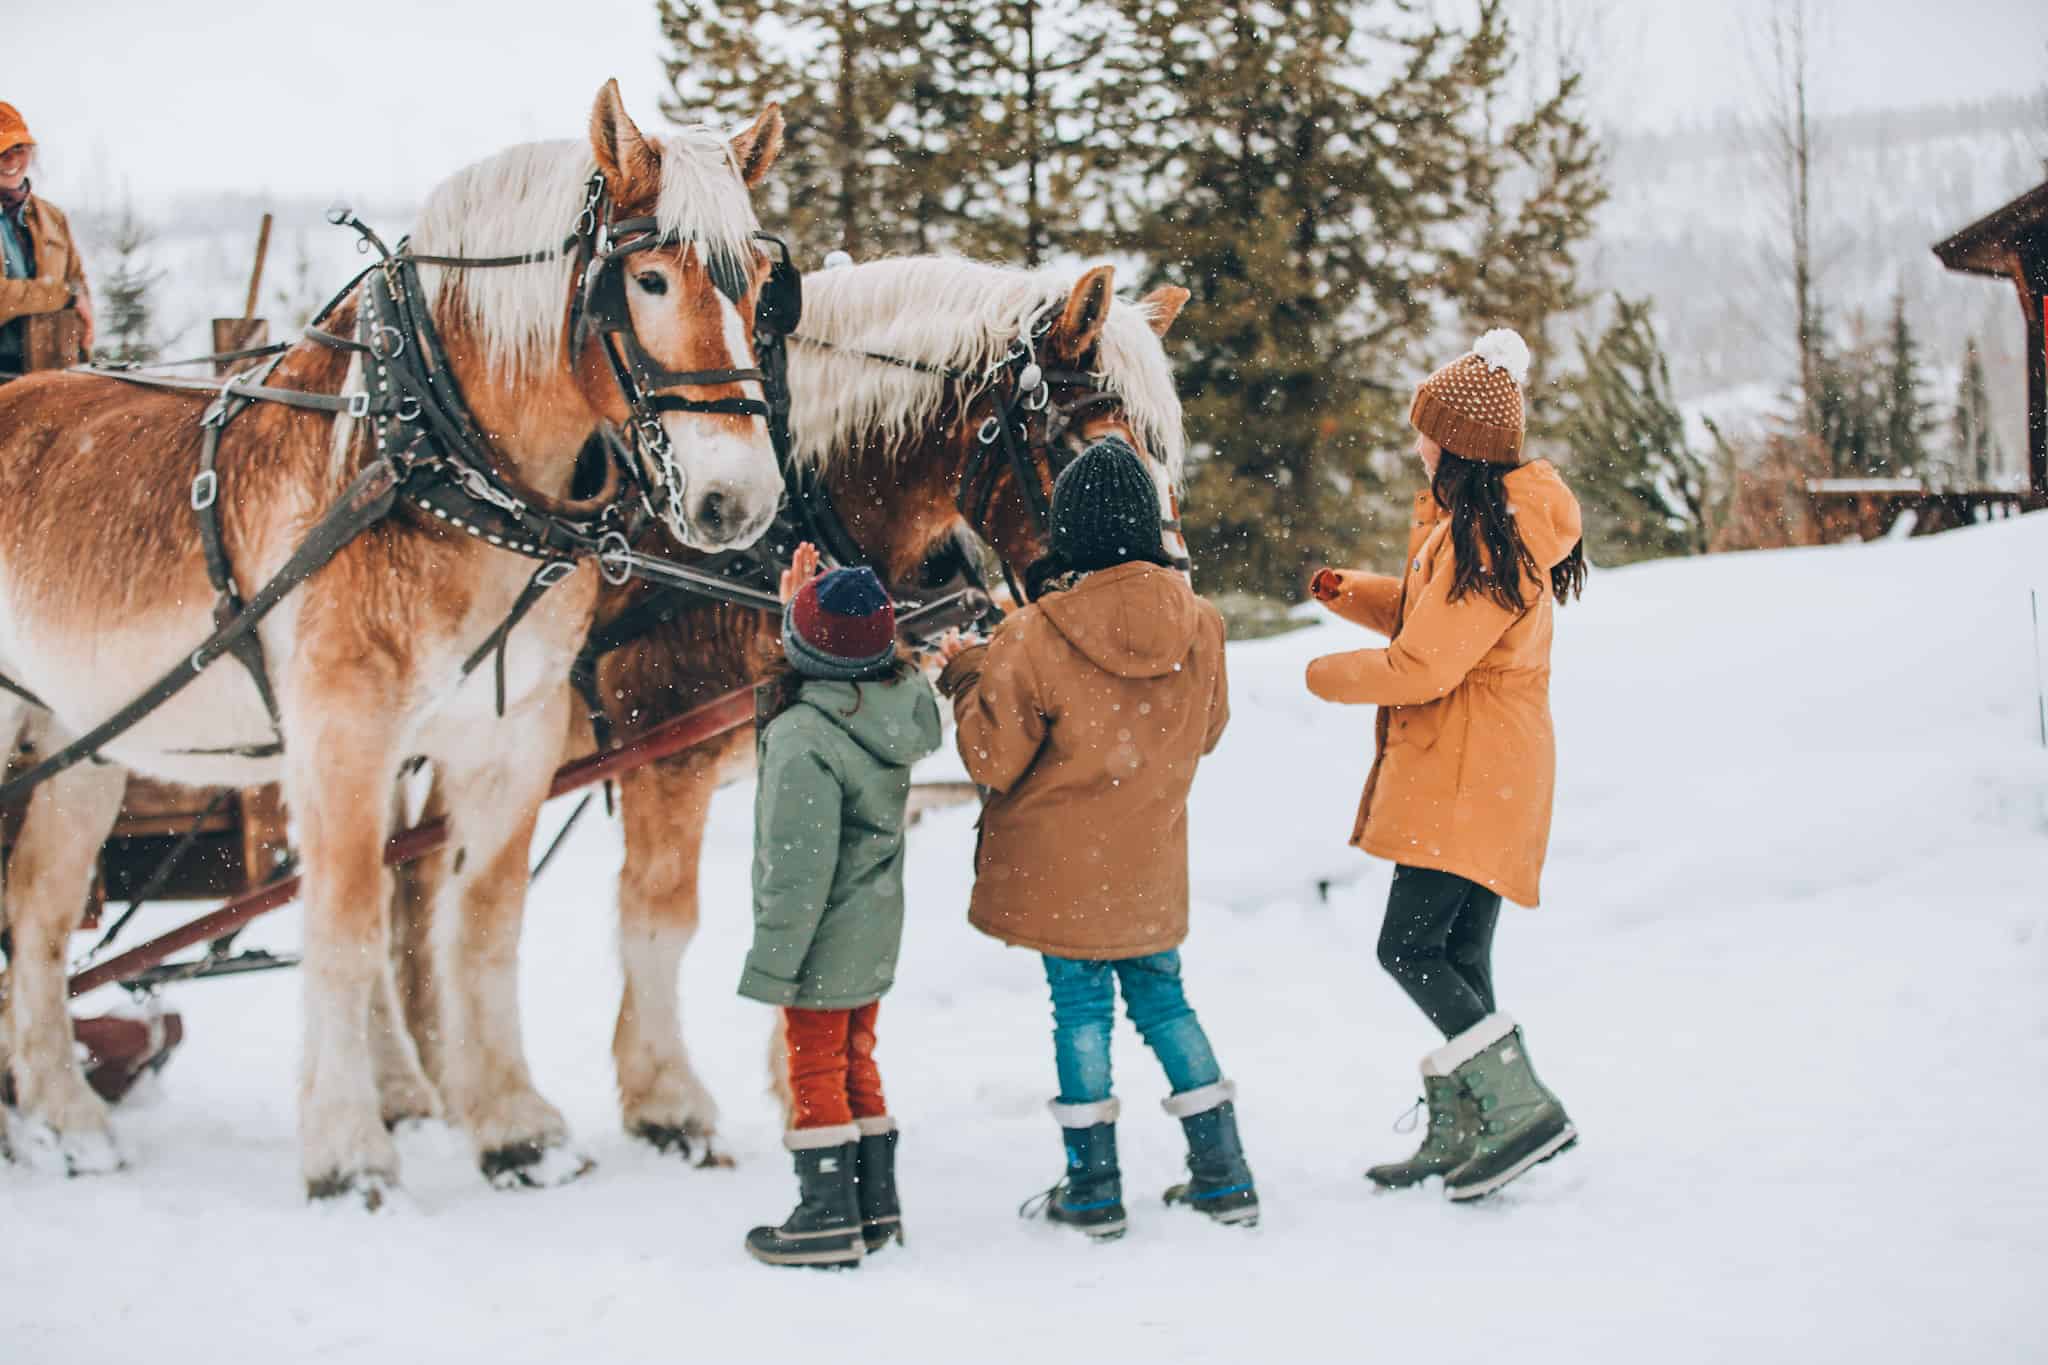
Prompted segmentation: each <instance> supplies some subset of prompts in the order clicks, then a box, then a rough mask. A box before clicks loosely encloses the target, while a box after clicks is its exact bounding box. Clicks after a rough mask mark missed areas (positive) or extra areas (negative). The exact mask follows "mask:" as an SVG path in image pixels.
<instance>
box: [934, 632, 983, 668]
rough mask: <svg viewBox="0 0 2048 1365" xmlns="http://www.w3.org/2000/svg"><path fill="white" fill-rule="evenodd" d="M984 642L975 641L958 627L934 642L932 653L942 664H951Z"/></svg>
mask: <svg viewBox="0 0 2048 1365" xmlns="http://www.w3.org/2000/svg"><path fill="white" fill-rule="evenodd" d="M981 643H982V641H980V640H976V639H973V638H971V637H969V636H968V635H966V634H965V633H964V632H962V631H961V630H960V629H959V628H958V627H957V626H956V627H955V628H953V629H952V630H949V631H947V632H946V633H945V634H944V635H941V636H940V637H939V638H938V639H936V640H934V641H933V642H932V647H931V652H932V654H933V655H934V656H935V657H937V659H938V661H939V663H940V664H942V665H944V664H949V663H952V662H953V660H955V659H957V658H959V657H960V656H961V655H962V654H964V653H966V652H967V650H969V649H971V648H972V647H973V646H975V645H978V644H981Z"/></svg>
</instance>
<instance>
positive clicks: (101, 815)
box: [0, 706, 128, 1175]
mask: <svg viewBox="0 0 2048 1365" xmlns="http://www.w3.org/2000/svg"><path fill="white" fill-rule="evenodd" d="M20 722H21V708H19V707H18V706H17V707H15V708H13V714H12V717H11V720H9V721H0V730H4V731H5V733H6V736H7V740H8V743H7V745H6V747H7V748H9V749H11V748H12V747H13V745H12V741H13V737H14V734H15V732H16V730H17V729H18V728H19V725H20ZM127 785H128V775H127V773H126V771H125V770H123V769H121V768H118V767H115V766H113V765H111V764H99V763H81V764H79V765H77V766H76V767H74V768H71V769H68V770H67V771H65V772H63V773H60V774H58V775H57V776H56V777H53V778H51V779H50V780H49V781H47V782H45V783H43V784H42V785H41V786H39V787H37V788H36V789H35V792H34V794H33V795H31V796H30V798H29V803H28V811H27V813H26V815H25V816H24V817H23V820H22V826H21V834H20V836H19V837H18V838H17V839H16V841H15V846H14V855H13V859H12V862H11V863H10V865H9V867H8V881H9V883H10V884H9V886H8V888H7V901H8V907H7V908H8V927H9V931H10V934H11V949H10V953H9V958H8V962H9V978H10V979H9V981H8V990H7V1012H8V1016H9V1029H8V1034H9V1039H10V1056H9V1058H8V1070H9V1073H10V1074H11V1076H12V1078H13V1082H14V1103H15V1106H16V1109H17V1110H18V1112H19V1114H20V1117H21V1123H20V1127H19V1129H18V1130H17V1132H16V1134H15V1137H16V1142H15V1144H14V1146H15V1151H16V1153H17V1155H19V1156H21V1157H23V1158H25V1159H26V1160H27V1161H28V1162H29V1163H30V1164H31V1165H34V1166H39V1167H42V1168H45V1169H48V1170H53V1171H62V1172H64V1173H65V1174H66V1175H91V1174H98V1173H100V1172H105V1171H113V1170H118V1169H120V1166H121V1157H120V1153H119V1151H118V1150H117V1149H116V1147H115V1146H114V1134H113V1129H112V1125H111V1124H110V1123H109V1122H108V1119H107V1107H106V1105H105V1104H103V1103H101V1101H100V1097H99V1096H98V1095H95V1094H94V1093H93V1091H92V1087H91V1086H89V1085H87V1084H86V1080H85V1072H84V1070H83V1068H81V1067H80V1066H79V1063H78V1052H77V1049H76V1048H75V1047H74V1046H73V1044H72V1034H71V1012H70V1009H69V1006H68V999H69V994H68V991H67V989H66V987H67V981H66V962H67V959H68V957H69V952H68V951H67V950H68V949H69V947H70V943H71V935H72V934H73V932H75V931H76V930H77V928H78V923H79V921H80V920H81V919H82V918H84V915H85V900H86V896H87V894H88V893H89V892H90V891H91V889H92V878H93V872H94V869H95V865H96V863H97V861H98V858H99V852H100V848H101V846H102V845H103V844H105V843H106V840H107V835H108V833H109V832H110V831H112V829H113V827H114V817H115V816H116V815H118V814H119V813H120V810H121V796H122V793H123V792H124V791H126V789H127Z"/></svg>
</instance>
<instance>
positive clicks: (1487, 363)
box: [1408, 327, 1529, 465]
mask: <svg viewBox="0 0 2048 1365" xmlns="http://www.w3.org/2000/svg"><path fill="white" fill-rule="evenodd" d="M1528 378H1529V345H1528V343H1527V342H1525V341H1523V340H1522V338H1521V337H1520V336H1518V335H1517V334H1516V333H1514V332H1512V331H1510V330H1509V329H1508V328H1506V327H1496V328H1494V329H1493V330H1492V331H1490V332H1488V333H1486V334H1485V335H1484V336H1482V337H1480V338H1479V340H1477V341H1475V342H1473V343H1472V349H1471V350H1469V351H1467V352H1466V353H1465V354H1463V355H1461V356H1459V357H1458V358H1457V359H1456V360H1453V361H1452V362H1451V363H1450V364H1448V365H1446V366H1444V367H1443V368H1442V369H1441V370H1438V371H1437V372H1436V373H1435V374H1433V375H1431V376H1430V377H1429V378H1427V379H1425V380H1423V381H1422V384H1421V386H1420V387H1419V388H1417V389H1416V390H1415V401H1414V403H1413V404H1411V405H1410V406H1409V408H1408V424H1409V425H1410V426H1412V427H1414V428H1415V429H1416V430H1417V431H1419V432H1421V433H1422V434H1423V435H1424V436H1427V437H1429V439H1430V440H1432V441H1435V442H1436V443H1437V444H1438V445H1440V446H1442V447H1443V448H1444V449H1445V450H1447V451H1449V452H1450V453H1451V454H1453V455H1459V456H1463V457H1464V458H1465V459H1468V460H1484V461H1485V462H1487V463H1488V464H1510V465H1512V464H1520V463H1521V462H1522V385H1523V383H1524V382H1526V381H1527V380H1528Z"/></svg>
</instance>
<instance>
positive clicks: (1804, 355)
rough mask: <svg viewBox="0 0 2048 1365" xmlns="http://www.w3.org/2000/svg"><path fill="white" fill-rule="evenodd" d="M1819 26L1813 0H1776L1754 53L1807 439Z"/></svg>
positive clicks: (1814, 291)
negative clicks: (1816, 33)
mask: <svg viewBox="0 0 2048 1365" xmlns="http://www.w3.org/2000/svg"><path fill="white" fill-rule="evenodd" d="M1814 28H1815V8H1814V5H1813V3H1812V0H1773V4H1772V6H1771V9H1770V13H1769V15H1768V17H1767V18H1766V19H1765V21H1764V24H1763V28H1762V31H1761V32H1760V33H1759V34H1758V47H1757V49H1756V51H1755V52H1754V54H1753V58H1754V62H1755V65H1756V68H1757V77H1758V85H1759V88H1760V100H1759V103H1760V104H1761V106H1762V113H1763V118H1762V124H1761V128H1762V131H1761V134H1760V143H1761V145H1760V147H1759V151H1760V152H1761V155H1762V160H1763V164H1764V166H1765V169H1766V172H1767V174H1768V175H1769V176H1770V179H1771V182H1772V184H1773V187H1774V189H1775V192H1776V193H1777V195H1778V196H1779V200H1778V203H1779V220H1780V221H1779V228H1780V230H1781V231H1782V232H1783V234H1784V236H1783V239H1782V242H1781V245H1780V247H1779V251H1780V253H1781V254H1780V256H1779V259H1778V262H1777V265H1778V268H1779V270H1780V271H1781V272H1782V274H1783V275H1784V277H1785V278H1786V279H1787V281H1788V283H1789V284H1790V286H1791V292H1792V315H1793V341H1794V345H1795V351H1796V354H1797V356H1798V361H1799V399H1800V402H1799V408H1800V425H1801V427H1802V429H1803V430H1804V431H1805V432H1806V434H1807V435H1809V436H1812V435H1815V434H1816V433H1817V432H1818V431H1819V427H1820V422H1819V409H1820V368H1821V347H1822V343H1823V340H1824V338H1823V336H1822V333H1821V329H1822V314H1821V303H1820V297H1819V288H1818V281H1817V278H1816V275H1815V269H1814V243H1813V185H1814V170H1815V166H1816V158H1817V148H1816V146H1815V142H1814V126H1813V118H1812V114H1811V112H1810V107H1809V101H1810V95H1811V92H1812V85H1813V58H1812V40H1813V34H1814Z"/></svg>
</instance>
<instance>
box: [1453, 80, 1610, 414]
mask: <svg viewBox="0 0 2048 1365" xmlns="http://www.w3.org/2000/svg"><path fill="white" fill-rule="evenodd" d="M1581 79H1582V77H1581V76H1580V75H1579V74H1578V73H1577V72H1574V71H1570V70H1567V71H1566V72H1565V74H1564V76H1563V78H1562V79H1561V80H1560V81H1559V82H1558V85H1557V88H1556V90H1555V91H1553V92H1552V93H1551V95H1550V96H1549V98H1548V99H1546V100H1544V101H1543V102H1542V103H1541V104H1539V105H1538V106H1537V107H1536V108H1534V109H1532V110H1530V111H1529V112H1528V113H1526V114H1524V115H1522V116H1520V117H1518V118H1512V119H1506V120H1503V121H1501V122H1500V126H1499V127H1498V130H1497V131H1495V122H1496V120H1495V118H1494V115H1493V111H1492V109H1491V107H1489V108H1488V110H1487V118H1486V125H1487V130H1488V135H1487V137H1486V141H1485V143H1484V144H1482V145H1483V146H1484V147H1485V148H1486V149H1487V150H1488V151H1489V152H1490V154H1489V155H1484V156H1481V157H1478V158H1477V159H1475V161H1474V164H1473V167H1472V172H1471V175H1470V186H1469V188H1468V190H1467V202H1468V203H1469V204H1472V205H1473V206H1475V208H1476V210H1477V218H1478V227H1479V232H1478V237H1477V240H1476V242H1475V243H1474V245H1473V246H1472V247H1471V248H1470V249H1469V250H1467V251H1465V252H1464V253H1462V254H1461V255H1460V257H1459V258H1458V266H1459V276H1458V278H1457V279H1455V280H1454V282H1453V284H1452V290H1453V292H1454V293H1455V295H1456V296H1457V298H1458V301H1459V304H1460V307H1461V308H1462V310H1463V313H1464V316H1465V318H1466V319H1467V323H1468V327H1469V329H1470V330H1471V331H1472V332H1473V334H1474V335H1477V334H1478V333H1479V332H1480V331H1481V330H1483V329H1484V328H1486V327H1492V326H1501V325H1506V326H1510V327H1513V328H1514V329H1515V330H1516V331H1518V332H1520V333H1521V334H1522V336H1523V338H1524V339H1525V340H1527V341H1528V342H1529V343H1530V351H1531V363H1530V368H1529V382H1528V384H1527V385H1526V389H1527V397H1528V399H1529V409H1530V410H1529V420H1530V423H1531V425H1532V427H1533V428H1535V429H1537V430H1539V431H1540V430H1541V429H1542V428H1543V426H1544V422H1543V416H1544V406H1545V404H1544V399H1545V385H1544V376H1545V373H1546V369H1547V366H1546V365H1545V360H1546V358H1547V356H1548V354H1549V348H1548V347H1547V346H1545V345H1544V337H1545V333H1546V332H1547V331H1548V330H1549V325H1550V322H1551V320H1552V319H1553V318H1557V317H1561V316H1563V315H1564V314H1566V313H1569V312H1571V311H1572V310H1574V309H1576V308H1577V307H1579V306H1580V305H1581V304H1582V303H1584V302H1585V297H1584V295H1583V294H1581V293H1580V291H1579V282H1578V265H1577V261H1576V260H1575V259H1574V257H1573V254H1572V251H1571V247H1572V245H1573V244H1574V243H1576V242H1579V241H1582V240H1584V239H1585V238H1586V237H1587V236H1589V235H1590V234H1591V231H1592V218H1593V214H1594V212H1595V211H1596V210H1597V209H1598V208H1599V207H1600V205H1601V204H1602V203H1604V202H1606V199H1607V186H1606V182H1605V181H1604V180H1603V179H1602V176H1601V159H1600V149H1599V144H1598V143H1597V141H1596V140H1595V139H1594V137H1593V132H1592V129H1591V127H1590V126H1589V125H1588V124H1587V123H1586V121H1585V119H1584V118H1583V117H1582V115H1581V113H1580V110H1579V86H1580V82H1581ZM1490 104H1491V101H1489V105H1490Z"/></svg>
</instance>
